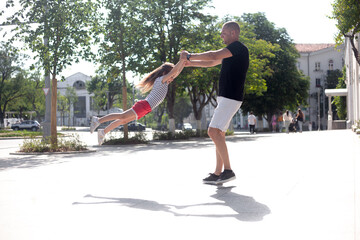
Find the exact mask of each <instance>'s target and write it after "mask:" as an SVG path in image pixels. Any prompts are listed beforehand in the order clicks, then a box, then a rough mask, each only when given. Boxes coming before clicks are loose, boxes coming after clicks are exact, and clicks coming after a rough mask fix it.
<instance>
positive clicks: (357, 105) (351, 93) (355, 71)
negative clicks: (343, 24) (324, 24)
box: [345, 33, 360, 128]
mask: <svg viewBox="0 0 360 240" xmlns="http://www.w3.org/2000/svg"><path fill="white" fill-rule="evenodd" d="M354 41H355V47H356V48H357V50H358V51H360V34H359V33H358V34H357V40H356V39H355V40H354ZM345 65H346V89H347V115H348V119H347V120H348V121H347V126H348V127H349V128H350V127H353V126H354V125H356V124H357V123H359V121H360V66H359V63H358V62H357V61H356V59H355V56H354V53H353V49H352V46H351V44H350V41H349V39H348V38H345Z"/></svg>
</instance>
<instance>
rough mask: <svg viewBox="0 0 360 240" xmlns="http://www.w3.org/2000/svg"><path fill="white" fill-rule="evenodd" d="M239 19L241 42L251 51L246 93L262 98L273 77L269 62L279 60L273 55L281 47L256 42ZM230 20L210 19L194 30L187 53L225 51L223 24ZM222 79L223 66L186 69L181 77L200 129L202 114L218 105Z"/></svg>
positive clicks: (187, 44)
mask: <svg viewBox="0 0 360 240" xmlns="http://www.w3.org/2000/svg"><path fill="white" fill-rule="evenodd" d="M235 19H236V20H237V21H238V23H239V24H240V28H241V32H240V39H239V40H240V41H241V42H243V43H244V44H245V45H246V46H247V47H248V49H249V70H248V73H247V77H246V81H245V93H250V94H254V95H255V96H258V95H261V94H262V93H263V92H265V91H266V89H267V87H266V81H265V77H267V76H271V75H272V70H271V69H270V68H269V66H268V63H269V59H270V58H271V57H274V56H275V55H274V54H273V53H272V52H274V51H275V50H276V49H277V48H278V47H277V46H275V45H272V44H271V43H269V42H266V41H264V40H257V39H255V33H254V32H253V29H252V28H251V26H250V25H248V24H246V23H242V22H240V18H236V17H235ZM229 20H230V19H228V17H227V18H225V19H222V20H221V21H220V22H218V21H215V19H214V18H213V19H211V18H210V19H208V21H203V22H202V23H200V24H199V25H197V26H194V27H193V30H192V31H191V34H190V37H188V39H186V46H188V48H189V49H188V48H187V50H189V51H193V52H204V51H208V50H214V49H220V48H223V47H225V46H224V45H223V43H222V39H221V38H220V30H221V27H222V25H223V23H225V22H226V21H229ZM219 76H220V66H217V67H214V68H191V69H190V70H188V69H186V71H184V73H182V74H181V76H180V77H179V79H184V80H183V82H182V86H184V87H186V90H187V92H188V94H189V96H190V99H191V102H192V105H193V112H194V115H195V118H196V119H197V128H198V129H201V126H200V123H201V113H202V109H203V108H204V106H205V105H207V104H208V103H212V104H213V105H215V104H216V101H215V97H216V95H217V90H218V79H219Z"/></svg>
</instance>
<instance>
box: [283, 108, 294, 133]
mask: <svg viewBox="0 0 360 240" xmlns="http://www.w3.org/2000/svg"><path fill="white" fill-rule="evenodd" d="M283 120H284V125H285V131H286V133H289V126H290V123H291V121H292V117H291V114H290V113H289V110H286V112H285V113H284V115H283Z"/></svg>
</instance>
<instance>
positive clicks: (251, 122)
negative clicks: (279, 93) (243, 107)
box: [248, 112, 256, 134]
mask: <svg viewBox="0 0 360 240" xmlns="http://www.w3.org/2000/svg"><path fill="white" fill-rule="evenodd" d="M248 123H249V128H250V134H254V133H255V125H256V117H255V116H254V113H253V112H250V115H249V116H248Z"/></svg>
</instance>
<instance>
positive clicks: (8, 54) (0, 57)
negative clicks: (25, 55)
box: [0, 42, 26, 126]
mask: <svg viewBox="0 0 360 240" xmlns="http://www.w3.org/2000/svg"><path fill="white" fill-rule="evenodd" d="M19 65H20V54H19V50H18V49H17V48H14V47H13V46H12V45H11V44H10V43H5V42H0V126H1V125H2V124H3V123H4V118H5V112H6V109H7V108H8V106H9V104H11V102H14V101H15V100H18V99H19V98H21V97H23V96H25V91H24V88H25V82H26V78H25V77H24V73H23V71H21V68H20V67H19Z"/></svg>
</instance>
